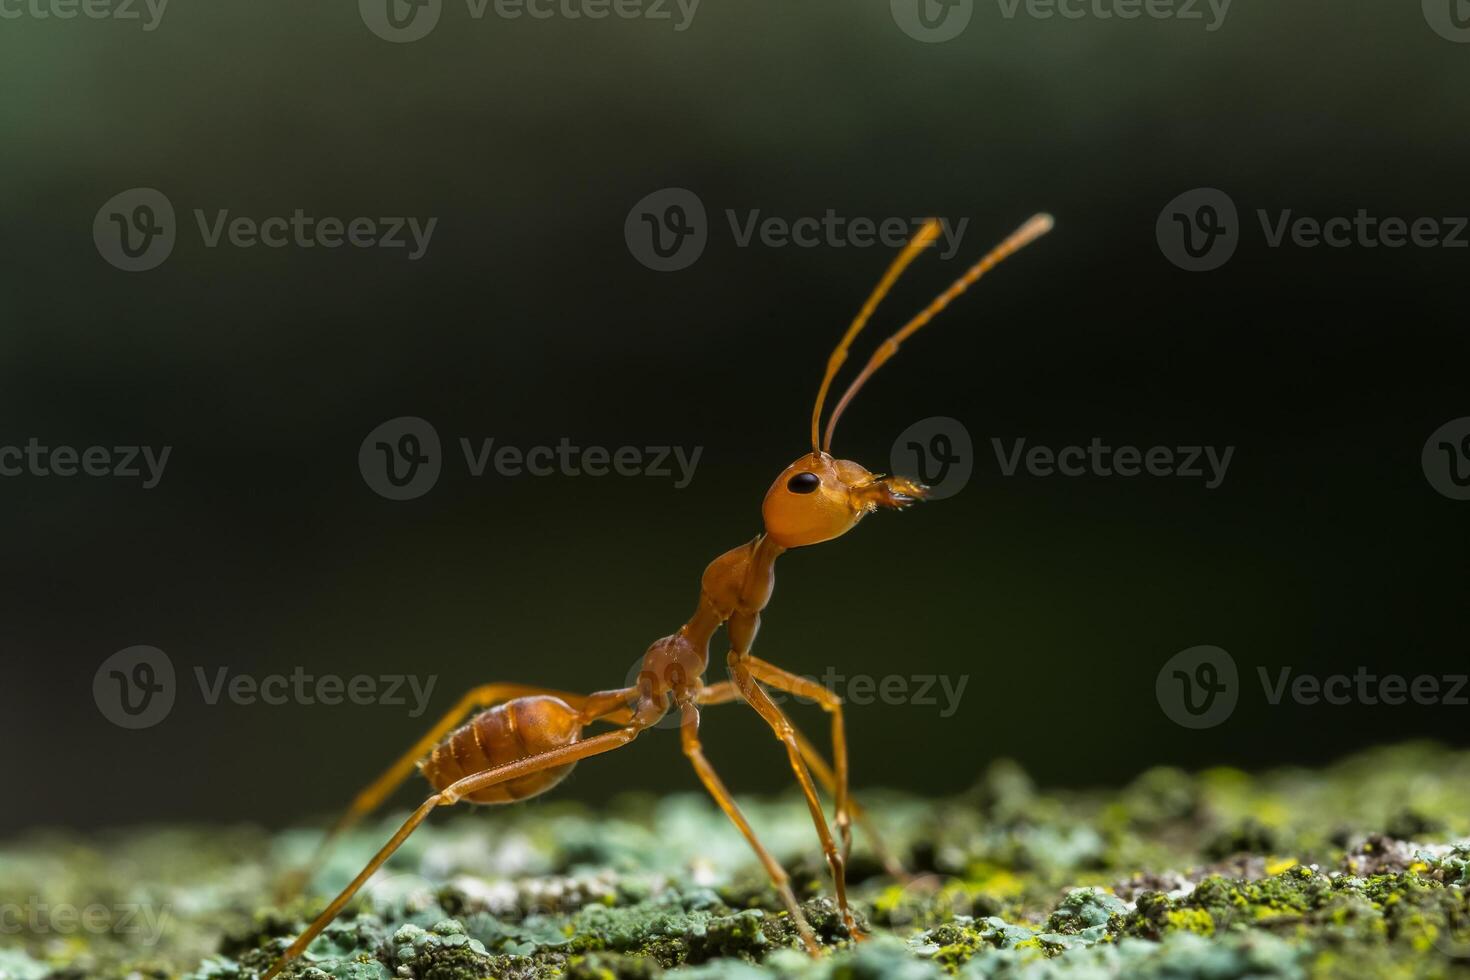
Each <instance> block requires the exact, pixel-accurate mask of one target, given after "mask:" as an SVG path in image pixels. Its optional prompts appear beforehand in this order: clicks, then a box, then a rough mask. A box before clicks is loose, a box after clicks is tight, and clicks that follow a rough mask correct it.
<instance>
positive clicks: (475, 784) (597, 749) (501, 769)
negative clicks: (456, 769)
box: [262, 724, 640, 980]
mask: <svg viewBox="0 0 1470 980" xmlns="http://www.w3.org/2000/svg"><path fill="white" fill-rule="evenodd" d="M639 730H640V729H639V728H638V726H637V725H633V724H630V725H628V726H626V727H624V728H619V729H616V730H614V731H610V732H603V733H602V734H601V735H594V736H592V737H591V738H588V739H583V740H582V741H580V742H573V743H572V744H571V745H564V746H561V747H560V748H555V749H549V750H547V751H545V752H541V753H539V754H537V755H532V756H528V757H526V758H524V759H518V760H516V761H515V762H510V763H506V764H505V765H503V766H496V767H495V768H494V769H486V770H485V771H483V772H477V773H473V774H471V775H468V776H465V777H464V778H463V779H460V780H458V781H456V782H454V783H451V784H450V785H448V786H446V787H445V788H444V789H442V790H440V791H439V792H437V793H435V794H433V795H432V796H430V797H429V798H428V799H426V800H424V802H423V803H421V804H420V805H419V808H418V809H417V810H415V811H414V812H413V814H412V815H411V816H410V817H409V818H408V819H407V820H406V821H404V823H403V826H401V827H399V828H398V832H397V833H395V834H394V835H393V836H392V838H390V839H389V841H388V843H386V844H384V845H383V847H382V848H381V849H380V850H379V851H378V853H377V854H375V855H373V858H372V860H370V861H369V862H368V863H367V866H366V867H364V868H363V869H362V871H361V872H359V873H358V875H357V877H356V878H354V879H352V881H351V883H350V884H348V886H347V887H346V888H344V889H343V890H342V892H341V893H340V894H339V895H338V896H337V897H336V898H334V899H332V901H331V903H330V904H329V905H328V906H327V907H326V908H325V909H324V910H322V913H321V915H319V916H317V917H316V919H315V920H314V921H313V922H312V923H311V925H309V926H307V928H306V930H305V931H304V932H303V933H301V935H300V936H298V937H296V940H295V942H293V943H291V945H290V946H288V947H287V948H286V951H285V952H284V953H282V954H281V957H280V959H278V960H276V962H275V964H274V965H273V966H271V968H270V969H269V970H267V971H266V973H265V976H264V977H263V978H262V980H271V978H272V977H274V976H275V975H276V974H278V973H280V972H281V970H282V969H284V968H285V966H286V964H287V963H290V962H291V961H292V960H294V959H295V958H296V957H298V956H300V955H301V954H302V953H303V952H304V951H305V950H306V948H307V947H308V946H310V945H311V941H312V940H313V939H315V938H316V937H317V936H319V935H320V934H321V932H322V930H323V929H325V928H326V927H327V926H329V925H331V923H332V920H333V919H335V918H337V916H338V915H339V914H340V913H341V911H342V909H344V908H345V907H346V906H347V903H348V902H350V901H352V896H354V895H356V894H357V892H358V890H359V889H360V888H362V886H363V885H364V884H365V883H366V882H367V880H368V879H369V878H371V877H372V876H373V874H374V873H375V872H376V871H377V870H378V869H379V868H380V867H382V866H383V863H384V862H385V861H387V860H388V858H390V857H392V856H393V852H394V851H396V850H398V848H399V847H400V846H401V845H402V844H403V842H404V841H405V840H407V839H408V837H409V835H410V834H412V833H413V832H414V831H415V830H416V829H418V826H419V824H421V823H423V822H424V820H425V818H427V817H428V815H429V814H430V813H433V812H434V810H435V809H437V808H438V807H441V806H452V805H453V804H455V803H458V802H459V801H460V800H462V799H464V798H465V797H467V796H471V795H473V794H474V793H477V792H479V791H480V790H483V789H488V788H489V787H491V786H494V785H496V784H497V783H503V782H506V781H507V780H511V779H516V778H518V777H520V776H529V775H531V774H533V773H537V772H542V771H544V770H547V769H554V768H556V767H558V766H565V765H570V764H571V763H574V762H576V761H578V760H580V759H585V758H587V757H589V756H594V755H601V754H602V753H604V752H610V751H612V750H613V749H616V748H621V747H622V746H624V745H627V744H628V743H629V742H631V741H633V739H635V738H637V737H638V732H639Z"/></svg>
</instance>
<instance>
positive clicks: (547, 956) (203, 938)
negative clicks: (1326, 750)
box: [0, 745, 1470, 980]
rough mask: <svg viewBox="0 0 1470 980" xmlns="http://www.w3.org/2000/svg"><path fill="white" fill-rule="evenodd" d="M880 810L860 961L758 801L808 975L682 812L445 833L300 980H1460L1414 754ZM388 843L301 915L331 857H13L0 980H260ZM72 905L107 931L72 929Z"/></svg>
mask: <svg viewBox="0 0 1470 980" xmlns="http://www.w3.org/2000/svg"><path fill="white" fill-rule="evenodd" d="M863 796H864V802H865V803H866V804H867V806H868V808H869V810H870V811H871V812H872V814H873V816H874V817H875V819H877V820H878V821H879V822H880V824H881V825H882V827H883V829H884V830H885V832H886V836H887V837H888V839H889V841H890V844H891V845H892V846H893V848H894V850H895V851H896V852H897V853H898V854H899V855H900V857H901V858H902V859H903V861H904V863H905V864H906V866H907V867H908V868H910V869H911V870H912V871H913V872H914V876H913V877H912V878H911V879H906V880H903V881H895V880H893V879H891V878H889V877H887V876H886V875H885V874H884V873H883V871H882V866H881V863H880V862H879V861H878V860H877V859H876V857H875V855H874V854H873V853H872V851H871V850H869V849H868V847H867V845H866V842H864V841H863V840H862V838H861V837H859V840H858V844H857V848H856V850H855V851H854V854H853V856H852V861H851V864H850V870H851V876H850V884H851V895H852V899H853V904H854V909H855V912H856V914H857V916H858V918H859V920H860V924H861V927H862V929H863V930H864V932H866V933H867V934H868V937H869V938H868V941H866V942H863V943H861V944H857V945H855V944H854V943H853V941H852V938H851V937H850V936H848V934H847V932H846V930H845V928H844V927H843V925H842V921H841V917H840V915H839V914H838V911H837V909H836V907H835V905H834V904H833V902H832V900H831V897H830V887H829V883H828V881H827V878H826V869H825V862H824V861H823V860H822V858H821V855H820V852H819V851H818V850H817V848H816V847H815V844H814V835H813V832H812V829H811V825H810V823H809V819H808V816H807V814H806V811H805V807H804V806H803V804H802V803H801V801H800V800H799V799H797V798H794V797H784V798H780V799H775V800H749V801H746V802H745V806H746V809H747V812H748V813H749V814H750V816H751V819H752V822H753V823H754V824H755V826H756V827H757V829H758V830H759V832H760V833H761V835H762V837H763V838H764V839H765V840H766V841H767V844H768V845H769V846H770V848H771V849H772V851H773V852H774V853H775V854H776V855H777V857H778V858H779V859H780V860H781V861H782V862H783V864H785V866H786V867H787V868H788V869H789V870H790V872H791V875H792V885H793V888H794V890H795V891H796V893H797V894H798V896H799V897H800V899H801V901H802V907H803V910H804V912H805V914H806V916H807V918H808V919H809V920H810V922H811V923H812V926H813V928H814V930H815V932H816V934H817V936H818V939H819V941H820V943H821V945H822V946H823V947H824V954H823V956H822V957H821V958H819V959H816V960H813V959H812V958H810V957H809V956H807V955H806V953H805V952H803V950H802V944H801V941H800V937H799V936H798V935H797V933H796V930H795V929H794V928H793V926H792V923H791V921H790V918H789V916H788V915H787V913H786V911H785V908H784V906H783V905H782V903H781V902H780V900H779V898H778V896H777V895H776V894H775V892H774V891H773V890H772V888H771V886H770V884H769V882H767V880H766V879H765V876H764V874H763V873H762V871H761V869H760V867H759V866H758V864H756V863H755V862H754V861H753V860H752V858H751V855H750V853H749V850H748V848H747V846H746V844H745V842H744V841H743V839H741V837H740V835H739V833H738V832H737V831H735V830H734V829H733V828H731V827H730V826H729V825H728V823H727V822H725V821H724V819H723V817H722V816H721V815H720V814H719V813H718V811H717V810H715V809H714V808H713V807H712V806H710V805H709V803H708V802H707V801H705V800H704V799H703V798H701V797H698V796H695V795H681V796H676V797H671V798H668V799H662V800H655V799H651V798H648V797H628V798H625V799H621V800H618V801H615V802H613V803H611V804H609V805H607V806H604V807H600V808H598V809H596V810H593V809H589V808H586V807H584V806H581V805H577V804H573V803H566V802H555V801H552V802H540V801H538V802H536V803H534V804H531V805H528V806H524V807H519V808H509V809H498V810H494V811H479V812H474V813H467V814H461V815H458V816H453V815H450V817H449V819H437V818H436V820H435V821H434V822H433V823H431V824H430V825H428V826H426V827H425V828H423V829H422V830H420V832H419V833H417V834H415V835H414V836H413V837H412V838H411V839H410V840H409V841H408V843H407V844H406V845H405V846H404V848H403V849H402V850H401V851H400V852H399V853H398V854H396V855H395V856H394V857H393V859H392V860H391V861H390V862H389V864H388V865H387V867H386V868H385V869H384V871H383V872H381V873H380V875H379V876H378V877H376V878H375V879H374V880H373V882H372V883H371V884H370V885H369V887H368V888H366V889H365V890H364V892H363V893H362V894H361V895H360V896H359V897H358V899H356V900H355V901H354V902H353V903H352V904H351V905H349V907H348V910H347V911H346V912H345V913H344V914H343V915H342V916H341V917H340V918H339V919H338V920H337V921H336V922H335V923H334V924H333V925H332V926H331V927H330V928H328V929H327V930H326V932H325V933H324V934H323V935H322V936H321V937H319V938H318V939H317V941H316V942H315V943H313V945H312V947H311V949H310V950H309V951H308V954H307V955H306V956H304V957H302V958H301V959H300V960H299V961H298V962H296V963H294V964H292V965H291V967H290V968H288V970H287V971H286V973H285V974H284V977H285V980H326V978H331V977H338V978H343V980H472V978H481V977H485V978H488V977H494V978H498V980H562V978H571V980H663V978H668V980H713V978H732V980H865V978H873V980H878V978H883V980H888V978H899V980H941V978H948V977H959V978H969V980H981V978H984V980H991V978H997V980H1009V978H1018V980H1019V978H1030V980H1036V978H1044V980H1050V978H1077V980H1082V978H1088V980H1092V978H1096V977H1100V976H1128V977H1143V978H1160V980H1162V978H1166V977H1168V978H1175V977H1196V976H1208V977H1244V976H1259V977H1328V978H1336V977H1354V978H1356V977H1385V978H1388V977H1393V978H1398V977H1430V978H1438V977H1450V976H1463V975H1470V906H1467V901H1466V888H1467V886H1470V753H1466V752H1452V751H1448V750H1444V749H1439V748H1436V747H1433V746H1426V745H1412V746H1397V747H1392V748H1386V749H1380V750H1375V751H1373V752H1369V753H1365V754H1363V755H1361V756H1356V757H1353V758H1351V759H1347V760H1344V761H1343V762H1341V763H1338V764H1336V765H1333V766H1330V767H1327V768H1325V769H1322V770H1315V771H1314V770H1302V769H1294V770H1283V771H1281V772H1273V773H1265V774H1262V775H1259V776H1250V775H1247V774H1245V773H1242V772H1239V771H1237V770H1232V769H1212V770H1207V771H1204V772H1201V773H1198V774H1189V773H1185V772H1183V771H1181V770H1177V769H1164V768H1160V769H1153V770H1149V771H1147V772H1145V773H1144V774H1142V775H1141V776H1139V777H1138V778H1137V779H1136V780H1134V781H1133V782H1132V783H1130V784H1129V785H1128V786H1125V787H1123V788H1121V789H1120V790H1118V791H1115V792H1093V793H1080V792H1066V793H1049V792H1043V791H1041V790H1039V789H1037V788H1036V787H1035V786H1034V785H1033V784H1032V783H1031V781H1030V779H1029V778H1027V776H1026V774H1025V773H1024V772H1023V771H1021V770H1020V768H1019V767H1017V766H1015V765H1014V764H1012V763H996V764H994V765H991V766H990V767H988V768H987V769H986V770H985V772H984V773H983V774H982V775H981V776H980V778H979V779H978V780H977V781H976V783H975V785H974V787H972V788H971V789H970V790H968V791H966V792H964V793H961V794H959V795H957V796H955V797H953V798H950V799H940V800H919V799H915V798H912V797H908V796H903V795H901V794H892V793H889V794H884V793H873V794H863ZM396 819H397V818H395V817H393V816H391V815H390V816H385V817H384V818H383V819H382V820H381V821H380V822H378V823H376V824H375V825H373V826H368V827H364V828H363V829H361V830H359V831H356V832H354V833H353V834H351V835H350V836H349V838H348V839H347V840H346V841H345V842H344V843H343V846H342V847H341V848H339V849H338V851H337V852H336V854H335V855H334V857H333V858H332V860H331V861H330V862H329V864H328V865H327V866H326V867H325V868H323V869H322V871H321V872H320V874H319V875H318V877H317V879H316V881H315V882H314V883H313V885H312V887H311V888H310V890H309V891H308V894H307V895H306V896H304V897H302V898H299V899H296V900H293V901H290V902H287V903H284V904H277V903H275V902H273V901H272V900H271V899H270V896H271V894H273V888H274V885H275V883H276V882H277V881H278V880H279V878H280V876H281V875H282V874H283V873H284V872H285V871H286V870H287V869H289V868H291V867H293V866H295V865H297V864H298V863H299V862H300V861H302V860H303V859H304V857H305V856H306V855H307V854H308V853H309V852H310V850H311V849H312V847H313V845H314V843H315V834H314V833H312V832H308V831H294V832H287V833H282V834H274V835H273V834H268V833H265V832H262V831H256V830H250V829H246V828H240V829H229V830H220V829H212V830H197V829H187V828H181V829H174V830H152V831H136V832H131V833H125V834H109V835H101V836H98V837H95V838H79V837H74V836H67V835H56V834H51V835H46V836H33V837H31V838H29V839H26V840H24V841H18V842H15V843H14V844H12V845H9V846H6V847H3V848H0V910H4V911H5V914H6V916H7V918H6V920H5V922H4V923H3V924H4V925H5V926H6V927H7V928H5V929H0V980H12V978H14V980H80V978H83V977H86V978H92V977H96V978H100V980H124V978H127V980H133V978H140V980H142V978H158V980H164V978H182V980H246V978H255V977H258V976H259V974H260V973H261V972H263V971H264V969H265V968H267V967H268V966H269V965H270V964H271V963H272V962H273V961H274V959H275V958H276V956H278V955H279V953H280V951H281V950H282V949H284V948H285V947H286V945H287V944H289V942H290V941H291V939H292V938H294V937H295V935H297V934H298V932H299V931H300V929H301V928H302V927H303V925H304V924H305V923H306V922H308V921H309V920H310V919H311V918H312V917H313V916H314V915H315V914H316V913H317V912H318V911H319V910H320V909H321V908H322V906H323V905H324V904H325V902H326V901H327V899H328V898H330V896H331V895H333V894H335V892H336V891H337V890H338V889H340V888H341V887H342V885H343V884H345V883H346V882H347V881H348V880H350V879H351V877H352V876H353V875H355V874H356V872H357V870H358V868H359V867H361V864H362V862H363V861H364V860H365V859H366V857H367V856H368V855H370V854H371V853H372V851H373V850H375V849H376V848H377V846H379V844H380V843H381V841H382V840H383V839H384V838H385V837H386V836H387V835H388V833H390V832H391V828H392V827H393V826H394V824H395V822H396ZM62 905H66V906H70V907H74V908H75V909H78V910H81V909H87V908H91V907H96V908H100V909H102V910H103V913H104V914H103V916H102V918H101V919H99V920H97V922H94V923H93V927H91V928H77V927H75V925H72V924H69V922H68V921H66V920H64V919H63V917H61V916H59V915H58V912H57V909H58V908H59V907H60V906H62ZM126 910H132V911H131V915H132V919H131V920H130V921H129V922H128V923H123V922H121V921H120V918H121V916H122V914H123V913H124V912H125V911H126ZM15 923H18V924H19V928H12V927H11V926H12V924H15ZM98 923H100V926H99V925H98Z"/></svg>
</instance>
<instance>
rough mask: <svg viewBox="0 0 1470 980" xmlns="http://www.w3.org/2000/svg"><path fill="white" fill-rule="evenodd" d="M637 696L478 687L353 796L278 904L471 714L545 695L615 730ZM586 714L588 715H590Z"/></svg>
mask: <svg viewBox="0 0 1470 980" xmlns="http://www.w3.org/2000/svg"><path fill="white" fill-rule="evenodd" d="M636 693H637V692H636V690H635V689H633V688H629V689H627V690H622V691H604V692H600V693H598V694H591V695H587V694H569V693H567V692H565V691H557V690H553V689H552V688H549V687H537V686H534V685H530V684H482V685H480V686H479V687H476V688H471V689H470V690H469V691H468V692H466V693H465V695H464V697H462V698H460V699H459V702H458V703H457V704H455V706H454V707H452V708H450V709H449V711H448V712H447V713H446V714H445V715H444V717H442V718H440V719H439V721H438V722H436V723H435V724H434V727H432V728H430V729H429V731H428V733H427V734H425V735H424V737H423V738H421V739H419V740H418V741H417V742H415V743H414V744H413V747H412V748H410V749H409V750H408V751H407V752H405V753H404V754H403V755H402V756H401V757H399V759H398V760H397V761H396V762H394V763H393V764H392V765H391V766H389V767H388V768H387V769H386V770H385V771H384V772H383V774H382V775H381V776H379V777H378V778H377V779H375V780H373V781H372V782H371V783H370V784H368V786H367V787H366V788H365V789H363V790H362V792H360V793H358V794H357V796H356V797H355V798H354V799H353V801H352V803H351V805H350V806H348V808H347V812H346V813H344V814H342V816H341V817H339V818H338V819H337V822H336V823H334V824H333V825H332V827H331V829H329V830H328V831H327V833H326V836H325V837H323V838H322V841H321V843H320V844H318V845H317V848H316V852H315V854H313V856H312V858H311V860H310V861H308V862H307V863H306V865H305V866H304V867H302V868H299V869H297V870H296V871H294V872H292V873H291V874H289V875H287V876H286V878H285V880H284V881H283V882H282V883H281V885H280V887H279V888H278V889H277V898H278V900H280V901H286V900H288V899H290V898H293V897H294V896H295V895H296V894H297V893H298V892H300V890H301V889H302V888H304V887H305V886H306V883H307V882H308V881H310V880H311V877H312V876H313V875H314V874H315V873H316V871H317V869H318V868H320V867H321V865H322V862H323V861H324V860H325V859H326V856H327V854H328V853H329V852H330V851H331V849H332V845H333V844H334V843H336V841H337V840H338V839H339V838H340V837H341V836H342V834H344V833H346V832H347V831H348V830H350V829H351V828H352V827H353V826H354V825H355V824H357V822H358V821H359V820H361V819H363V818H364V817H366V816H367V815H368V814H370V813H372V812H373V811H374V810H376V809H377V808H378V807H379V806H380V805H381V804H382V803H383V801H384V800H386V799H387V798H388V797H389V796H391V795H392V794H393V791H394V790H396V789H398V787H399V786H401V785H403V781H404V780H405V779H407V778H408V777H409V776H411V775H413V773H414V769H415V767H416V766H417V765H418V763H419V761H420V760H422V759H423V758H424V757H426V756H427V755H428V754H429V753H430V752H432V751H433V750H434V748H435V746H437V745H438V744H439V743H440V742H441V741H443V740H444V737H445V736H446V735H448V734H449V733H450V732H452V731H454V729H456V728H458V727H459V724H460V723H461V722H462V721H464V720H465V718H466V717H468V716H469V715H470V713H471V712H474V711H480V710H482V709H484V708H489V707H492V706H494V705H496V704H499V703H501V702H502V701H510V700H512V699H514V698H520V697H527V696H530V695H537V694H546V695H551V696H552V697H557V698H561V699H562V700H563V701H565V702H566V703H567V704H569V705H571V706H572V707H573V708H576V709H578V710H580V711H583V712H586V713H588V714H589V715H590V716H594V717H596V718H598V719H600V720H605V721H611V722H612V723H614V724H627V722H628V721H629V720H630V717H631V716H630V713H629V712H627V710H626V708H625V705H626V703H627V700H628V698H630V697H632V696H633V695H634V694H636ZM589 709H590V710H589Z"/></svg>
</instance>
